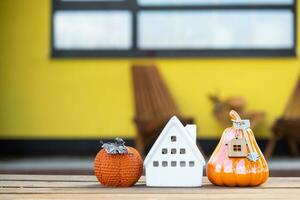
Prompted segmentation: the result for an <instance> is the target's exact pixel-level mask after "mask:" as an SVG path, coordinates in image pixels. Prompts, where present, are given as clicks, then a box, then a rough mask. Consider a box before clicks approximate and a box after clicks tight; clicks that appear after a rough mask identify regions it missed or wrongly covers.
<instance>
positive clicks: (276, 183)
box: [0, 174, 300, 187]
mask: <svg viewBox="0 0 300 200" xmlns="http://www.w3.org/2000/svg"><path fill="white" fill-rule="evenodd" d="M82 182H84V183H82ZM47 184H48V185H47ZM138 184H139V185H141V184H145V177H144V176H142V177H141V179H140V180H139V182H138ZM28 185H31V186H30V187H41V186H43V187H78V186H80V185H81V186H84V185H87V186H88V185H98V181H97V179H96V177H95V176H78V175H8V174H2V175H0V187H27V186H28ZM203 185H204V186H206V185H210V182H209V180H208V178H207V177H204V178H203ZM260 187H300V178H299V177H271V178H269V180H268V181H267V183H265V184H264V185H262V186H260Z"/></svg>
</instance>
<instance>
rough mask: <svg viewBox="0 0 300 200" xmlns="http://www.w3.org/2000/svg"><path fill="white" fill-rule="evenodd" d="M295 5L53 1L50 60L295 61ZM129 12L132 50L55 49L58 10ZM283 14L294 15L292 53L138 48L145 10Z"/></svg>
mask: <svg viewBox="0 0 300 200" xmlns="http://www.w3.org/2000/svg"><path fill="white" fill-rule="evenodd" d="M293 2H294V3H293V4H292V5H261V4H260V5H192V6H190V5H186V6H140V5H138V3H137V0H124V1H111V2H109V1H99V2H95V1H86V2H80V1H79V2H71V1H70V2H69V1H66V2H61V1H60V0H52V9H51V27H50V28H51V41H50V43H51V57H52V58H111V57H112V58H120V57H121V58H122V57H124V58H126V57H129V58H130V57H136V58H143V57H146V58H147V57H168V58H178V57H182V58H184V57H233V58H234V57H296V49H297V0H293ZM112 9H113V10H129V11H131V13H132V48H131V49H130V50H107V49H103V50H100V49H99V50H81V49H77V50H76V49H72V50H58V49H55V47H54V20H53V17H54V13H55V12H56V11H58V10H84V11H86V10H94V11H95V10H112ZM199 9H201V10H244V9H245V10H281V9H284V10H286V9H289V10H291V11H292V12H293V17H294V19H293V28H294V33H293V34H294V38H293V44H294V46H293V48H291V49H224V50H223V49H222V50H216V49H197V50H190V49H178V50H176V49H164V50H141V49H138V47H137V30H138V28H137V13H138V12H139V11H143V10H154V11H157V10H162V11H163V10H199Z"/></svg>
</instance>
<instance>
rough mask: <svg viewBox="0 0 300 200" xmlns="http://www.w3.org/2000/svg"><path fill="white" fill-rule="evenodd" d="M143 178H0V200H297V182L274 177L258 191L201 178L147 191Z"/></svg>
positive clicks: (299, 192)
mask: <svg viewBox="0 0 300 200" xmlns="http://www.w3.org/2000/svg"><path fill="white" fill-rule="evenodd" d="M144 180H145V179H144V177H142V178H141V179H140V181H139V182H138V183H137V184H136V185H135V186H134V187H130V188H107V187H102V186H101V185H100V184H99V183H98V182H97V180H96V178H95V177H94V176H72V175H56V176H55V175H9V174H0V199H1V200H4V199H26V200H29V199H30V200H33V199H44V200H46V199H47V200H48V199H62V200H66V199H87V200H93V199H95V200H96V199H97V200H106V199H107V200H108V199H109V200H116V199H122V200H127V199H143V200H156V199H165V200H168V199H197V200H201V199H297V200H300V178H292V177H289V178H287V177H284V178H283V177H282V178H279V177H276V178H269V180H268V182H267V183H265V184H263V185H261V186H259V187H249V188H246V187H245V188H234V187H217V186H214V185H212V184H210V183H209V181H208V179H207V178H206V177H205V178H204V180H203V186H202V187H198V188H150V187H146V186H145V181H144Z"/></svg>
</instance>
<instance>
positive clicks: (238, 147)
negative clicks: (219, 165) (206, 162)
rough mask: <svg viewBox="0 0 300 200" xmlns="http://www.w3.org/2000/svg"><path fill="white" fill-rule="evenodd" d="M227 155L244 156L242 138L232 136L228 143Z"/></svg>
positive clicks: (244, 144) (245, 153) (244, 149)
mask: <svg viewBox="0 0 300 200" xmlns="http://www.w3.org/2000/svg"><path fill="white" fill-rule="evenodd" d="M227 146H228V157H246V156H247V150H246V141H245V139H244V138H234V139H232V140H231V141H230V142H229V143H228V144H227Z"/></svg>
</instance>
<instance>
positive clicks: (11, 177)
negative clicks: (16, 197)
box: [0, 174, 98, 182]
mask: <svg viewBox="0 0 300 200" xmlns="http://www.w3.org/2000/svg"><path fill="white" fill-rule="evenodd" d="M0 181H78V182H86V181H87V182H93V181H94V182H98V181H97V178H96V177H95V176H90V175H89V176H82V175H22V174H0Z"/></svg>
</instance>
